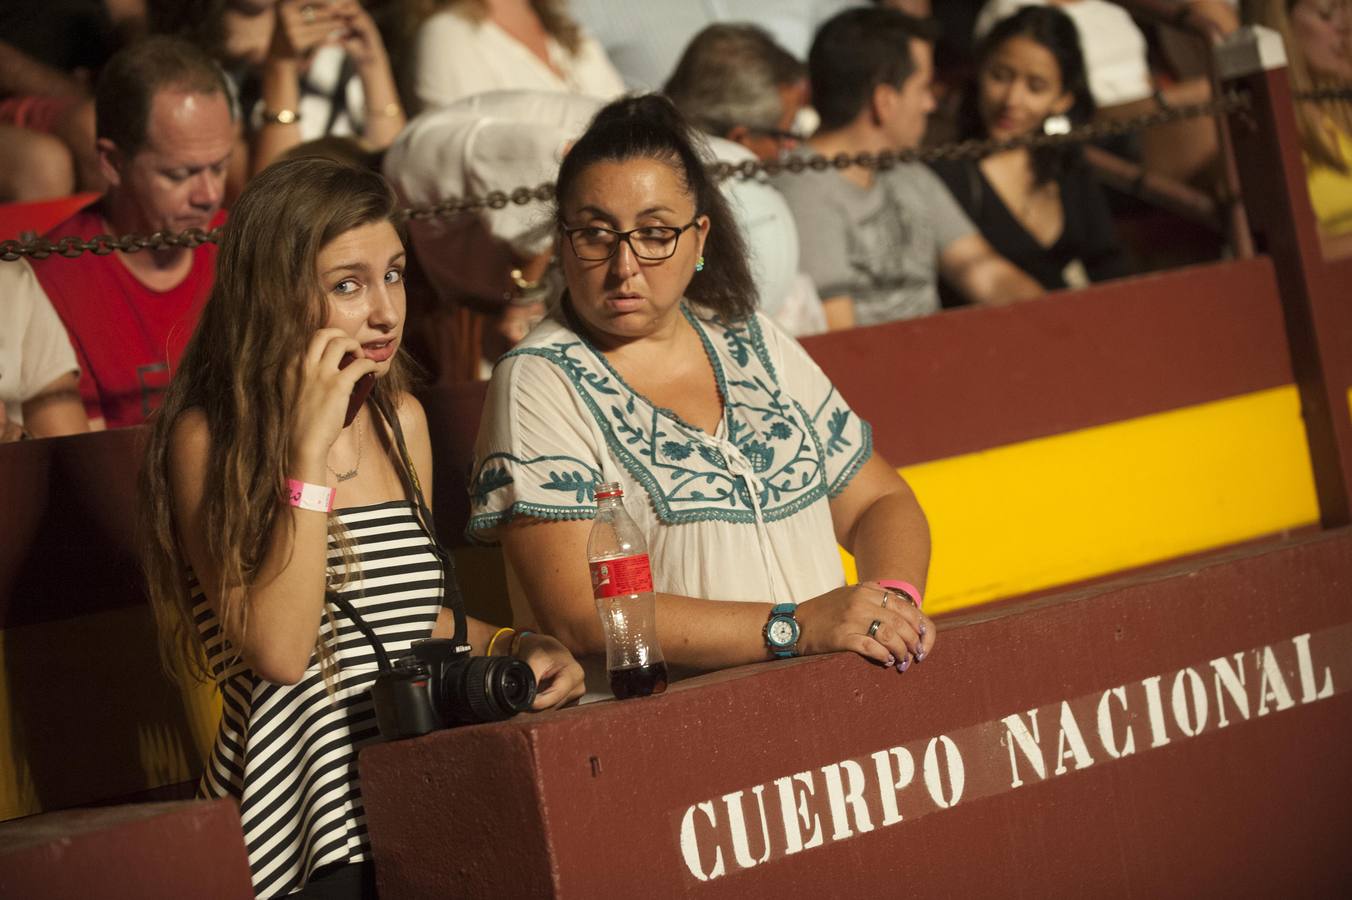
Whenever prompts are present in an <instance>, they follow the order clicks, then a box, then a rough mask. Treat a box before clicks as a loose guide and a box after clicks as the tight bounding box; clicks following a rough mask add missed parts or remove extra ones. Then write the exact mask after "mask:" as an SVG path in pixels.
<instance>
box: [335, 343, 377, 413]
mask: <svg viewBox="0 0 1352 900" xmlns="http://www.w3.org/2000/svg"><path fill="white" fill-rule="evenodd" d="M356 358H357V357H356V356H355V355H353V354H351V353H344V354H343V358H342V359H340V360H338V368H340V369H346V368H347V366H348V364H349V363H350V362H352V360H354V359H356ZM375 386H376V373H374V372H367V373H366V374H365V375H363V376H362V377H360V378H358V379H357V383H356V384H355V385H353V386H352V396H351V397H349V398H348V400H347V415H346V416H344V417H343V427H344V428H346V427H347V426H349V425H351V424H352V422H353V420H354V419H356V418H357V413H358V412H360V411H361V405H362V404H363V403H365V402H366V398H367V397H368V396H369V395H370V393H371V388H373V387H375Z"/></svg>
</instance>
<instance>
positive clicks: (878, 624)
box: [868, 619, 883, 637]
mask: <svg viewBox="0 0 1352 900" xmlns="http://www.w3.org/2000/svg"><path fill="white" fill-rule="evenodd" d="M882 627H883V623H882V620H881V619H874V620H873V624H872V625H870V626H869V627H868V636H869V637H876V636H877V634H878V629H879V628H882Z"/></svg>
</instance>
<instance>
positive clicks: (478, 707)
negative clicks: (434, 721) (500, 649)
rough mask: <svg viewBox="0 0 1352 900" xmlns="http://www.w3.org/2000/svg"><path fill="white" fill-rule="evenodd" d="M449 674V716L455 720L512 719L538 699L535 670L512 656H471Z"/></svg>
mask: <svg viewBox="0 0 1352 900" xmlns="http://www.w3.org/2000/svg"><path fill="white" fill-rule="evenodd" d="M453 673H454V674H453ZM446 675H447V678H446V682H447V683H446V691H445V693H446V701H447V705H448V706H449V709H448V713H449V716H448V718H449V719H450V720H451V721H453V722H466V723H473V722H497V721H500V720H502V719H510V718H511V717H512V716H514V715H516V714H517V713H519V712H522V711H523V710H527V709H530V704H531V701H532V700H534V699H535V687H536V685H535V673H534V672H532V671H531V670H530V666H528V665H526V664H525V663H524V662H522V661H521V660H519V659H517V658H515V657H512V656H491V657H490V656H475V657H471V658H469V659H468V660H466V661H465V662H464V663H463V664H462V665H460V666H456V667H454V668H453V669H450V670H448V671H447V673H446Z"/></svg>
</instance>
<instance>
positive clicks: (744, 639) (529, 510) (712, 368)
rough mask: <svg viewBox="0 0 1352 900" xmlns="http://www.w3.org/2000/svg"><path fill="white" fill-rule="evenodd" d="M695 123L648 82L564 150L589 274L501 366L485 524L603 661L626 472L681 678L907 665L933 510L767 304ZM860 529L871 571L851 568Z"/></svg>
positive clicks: (916, 630) (489, 409)
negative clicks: (784, 660) (599, 508)
mask: <svg viewBox="0 0 1352 900" xmlns="http://www.w3.org/2000/svg"><path fill="white" fill-rule="evenodd" d="M693 140H694V139H693V137H692V134H691V132H690V131H689V130H688V129H687V127H686V126H685V124H684V122H683V121H682V120H681V119H680V116H679V114H678V113H677V112H676V110H675V108H674V107H673V106H672V105H671V103H670V102H669V101H667V100H665V99H663V98H660V97H656V96H646V97H637V98H627V99H624V100H620V101H617V102H615V103H613V104H611V105H610V106H608V107H606V108H605V109H603V110H602V111H601V112H600V114H598V116H597V117H596V119H595V120H594V121H593V123H592V124H591V126H590V127H589V129H588V130H587V132H586V133H585V134H584V135H583V137H582V138H581V139H579V140H578V142H577V144H576V145H574V147H573V148H572V149H571V150H570V151H569V153H568V155H567V157H566V158H565V159H564V161H563V164H562V166H561V168H560V171H559V177H558V183H557V192H556V193H557V221H558V236H559V237H558V245H559V246H558V255H559V258H560V261H561V264H562V268H563V273H564V277H565V279H566V281H567V291H566V293H565V295H564V297H563V300H562V303H561V304H560V306H559V307H558V308H557V309H556V310H554V311H553V312H552V313H551V315H550V316H549V317H547V318H546V319H545V321H544V322H543V323H541V325H540V326H537V327H536V329H535V330H534V331H533V332H532V333H531V334H530V335H529V336H528V337H527V338H526V339H525V341H523V342H522V343H521V344H520V345H518V346H517V348H516V349H515V350H513V351H512V352H511V353H509V354H507V355H506V356H505V357H504V358H503V359H502V360H501V361H500V362H499V363H498V365H497V368H496V370H495V371H494V374H493V379H492V382H491V384H490V386H489V391H488V400H487V404H486V406H485V410H484V420H483V422H482V424H481V427H480V432H479V439H478V444H477V446H476V461H475V468H474V472H473V475H472V478H471V484H470V493H471V520H470V524H469V533H470V535H471V536H472V537H475V538H477V539H480V540H488V541H494V540H495V541H500V542H501V544H502V547H503V550H504V556H505V558H506V563H507V568H508V585H509V590H510V593H511V599H512V604H513V613H514V615H515V618H516V623H517V626H518V627H525V628H534V627H535V626H536V625H538V626H540V627H541V628H542V629H543V630H547V631H548V632H549V633H551V634H554V635H556V636H558V637H559V639H560V640H562V641H563V642H564V643H565V645H567V646H569V648H570V649H572V650H573V651H574V652H575V653H577V654H579V655H584V654H585V655H587V656H589V657H591V659H592V664H593V668H592V669H591V670H590V671H593V672H595V671H597V670H596V668H595V666H596V663H597V662H598V660H597V657H598V656H599V655H600V654H602V653H603V651H604V640H603V635H602V630H601V624H600V622H599V621H598V618H597V615H596V613H595V609H594V604H593V598H592V588H591V583H590V580H589V577H588V569H587V564H586V547H587V537H588V534H589V531H590V528H591V521H590V519H592V517H593V516H594V514H595V510H596V502H595V497H594V493H593V486H594V484H596V483H597V482H605V481H618V482H621V483H622V484H623V485H624V487H625V502H626V507H627V509H628V511H629V513H630V514H631V515H632V516H633V517H634V519H635V520H636V521H637V522H638V524H639V527H640V528H641V529H642V530H643V531H644V533H645V535H646V538H647V542H648V548H649V552H650V554H651V557H652V566H653V579H654V586H655V589H656V591H657V593H658V598H657V610H658V631H659V633H660V638H661V643H662V648H663V652H664V654H665V656H666V659H667V662H668V663H669V664H671V665H672V667H673V669H674V670H675V674H677V675H678V676H679V674H681V672H682V670H685V671H686V672H688V671H689V670H707V669H716V668H721V667H725V666H733V665H739V664H742V663H749V662H754V661H756V660H765V659H771V658H774V657H777V656H778V657H783V656H793V655H798V654H806V653H823V652H829V651H834V650H853V651H855V652H857V653H859V654H861V655H863V656H865V657H866V658H868V659H870V660H872V661H874V662H876V663H878V664H884V665H888V666H895V667H896V668H897V669H898V670H901V671H905V670H906V669H907V668H908V667H909V666H910V665H911V663H912V661H919V660H921V659H923V658H924V657H925V655H926V654H928V653H929V651H930V649H931V648H932V647H933V644H934V627H933V625H932V624H931V623H930V622H929V621H928V620H927V619H925V618H924V617H922V616H921V615H920V612H919V609H918V605H919V602H920V599H921V598H920V593H921V591H922V589H923V587H924V583H925V575H926V571H927V568H928V563H929V531H928V526H927V524H926V521H925V517H924V514H923V513H922V512H921V509H920V506H919V504H918V503H917V502H916V499H915V497H914V495H913V494H912V492H911V490H910V488H909V487H908V486H907V485H906V483H905V482H904V481H903V480H902V479H901V478H899V477H898V476H897V474H896V472H895V470H893V469H892V467H891V466H889V465H888V464H887V463H886V462H885V461H884V460H883V459H882V458H881V457H879V456H878V455H877V454H875V453H873V452H872V445H871V439H870V430H869V426H868V425H867V423H865V422H862V421H861V420H860V419H859V418H858V417H857V416H856V415H855V414H854V413H853V411H851V409H850V407H849V405H848V404H847V403H846V402H845V401H844V399H843V398H841V396H840V395H839V394H838V393H837V392H836V390H835V389H834V388H833V387H832V385H831V383H830V381H829V380H827V378H826V377H825V375H824V374H823V373H822V372H821V370H820V369H819V368H817V366H816V365H815V364H814V363H813V362H812V360H811V359H809V358H808V356H807V354H806V353H804V351H803V350H802V348H800V347H799V346H798V345H797V344H796V343H795V342H794V341H793V340H792V339H790V338H788V337H786V336H785V335H784V334H782V333H781V332H780V331H778V330H777V329H776V328H775V327H774V326H773V325H771V324H770V323H769V321H768V320H767V319H765V318H764V317H763V316H761V315H758V314H756V313H755V312H754V309H755V301H756V298H755V294H754V288H753V287H752V280H751V276H750V274H749V270H748V263H747V259H746V254H745V249H744V245H743V242H742V239H741V236H740V235H739V233H738V231H737V229H736V227H735V226H734V225H733V219H732V216H731V213H730V211H729V209H728V206H727V203H726V201H725V200H724V198H723V197H722V195H721V194H720V193H719V190H718V188H717V186H716V185H715V184H714V183H713V181H712V179H711V178H710V176H709V174H708V172H707V170H706V169H705V167H704V165H703V164H702V163H701V161H700V156H699V153H698V150H697V149H696V147H695V146H694V145H693V144H692V141H693ZM837 542H839V543H841V544H844V545H845V547H846V548H847V549H849V550H850V551H851V552H852V553H853V554H854V555H855V558H856V560H857V563H858V567H859V573H860V577H861V579H863V580H865V582H867V583H866V584H864V585H860V586H853V587H848V586H846V585H845V577H844V573H843V570H842V566H841V560H840V556H839V553H838V552H837V548H836V544H837ZM883 585H890V586H889V587H887V588H884V587H883ZM728 601H740V602H728ZM908 601H910V602H908ZM771 625H773V627H770V626H771ZM589 681H591V684H592V687H593V688H595V687H597V686H599V685H600V684H601V683H603V681H602V680H596V679H591V678H589Z"/></svg>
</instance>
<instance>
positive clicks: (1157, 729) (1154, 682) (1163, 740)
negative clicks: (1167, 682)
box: [1141, 675, 1169, 750]
mask: <svg viewBox="0 0 1352 900" xmlns="http://www.w3.org/2000/svg"><path fill="white" fill-rule="evenodd" d="M1161 677H1163V676H1160V675H1152V676H1151V677H1149V678H1147V679H1146V680H1145V681H1142V682H1141V686H1142V687H1144V688H1145V706H1146V711H1147V712H1149V713H1150V749H1151V750H1154V749H1155V748H1156V747H1163V746H1164V745H1165V744H1167V743H1169V733H1168V732H1167V731H1165V729H1164V701H1163V700H1161V699H1160V678H1161Z"/></svg>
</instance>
